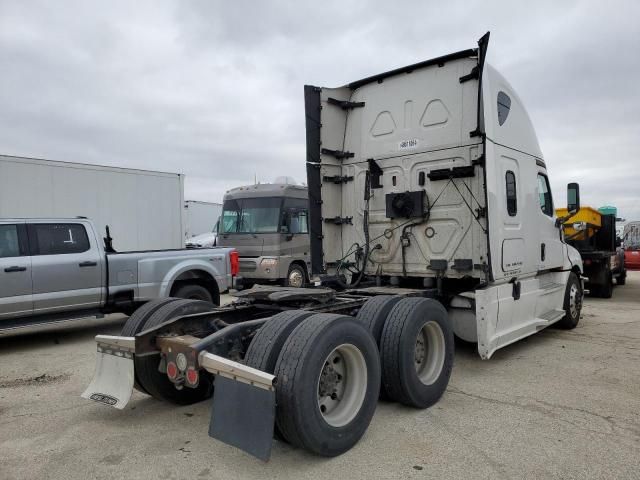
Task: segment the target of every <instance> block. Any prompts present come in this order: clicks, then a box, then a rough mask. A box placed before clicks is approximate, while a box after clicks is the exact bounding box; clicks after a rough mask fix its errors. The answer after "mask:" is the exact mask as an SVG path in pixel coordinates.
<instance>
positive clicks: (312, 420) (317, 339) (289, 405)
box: [274, 313, 380, 457]
mask: <svg viewBox="0 0 640 480" xmlns="http://www.w3.org/2000/svg"><path fill="white" fill-rule="evenodd" d="M274 373H275V375H276V378H277V385H278V388H276V422H277V426H278V429H279V431H280V432H281V433H282V435H283V436H284V437H285V439H287V440H288V441H289V442H290V443H291V444H293V445H295V446H298V447H301V448H304V449H306V450H308V451H310V452H312V453H315V454H317V455H322V456H326V457H334V456H337V455H340V454H342V453H344V452H346V451H347V450H349V449H350V448H351V447H353V445H355V444H356V443H357V442H358V440H360V438H361V437H362V435H363V434H364V432H365V431H366V429H367V427H368V426H369V423H370V422H371V418H372V417H373V414H374V412H375V409H376V406H377V403H378V392H379V391H380V359H379V357H378V349H377V348H376V343H375V341H374V339H373V337H372V336H371V333H369V332H368V331H367V330H366V328H365V327H364V326H363V325H362V323H361V322H359V321H358V320H356V319H355V318H353V317H348V316H345V315H336V314H328V313H320V314H316V315H313V316H311V317H309V318H307V319H305V320H303V322H302V323H301V324H300V325H298V326H297V327H296V329H295V330H294V331H293V332H292V333H291V335H290V336H289V338H287V340H286V342H285V344H284V346H283V348H282V351H281V352H280V356H279V357H278V362H277V364H276V368H275V372H274ZM330 392H331V393H330Z"/></svg>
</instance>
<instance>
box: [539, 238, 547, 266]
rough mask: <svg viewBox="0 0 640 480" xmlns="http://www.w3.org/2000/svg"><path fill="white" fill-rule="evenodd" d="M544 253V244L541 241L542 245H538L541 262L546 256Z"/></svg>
mask: <svg viewBox="0 0 640 480" xmlns="http://www.w3.org/2000/svg"><path fill="white" fill-rule="evenodd" d="M546 253H547V252H546V245H545V244H544V243H543V244H542V245H540V260H542V261H543V262H544V258H545V257H546V256H547V255H546Z"/></svg>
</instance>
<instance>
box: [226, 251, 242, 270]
mask: <svg viewBox="0 0 640 480" xmlns="http://www.w3.org/2000/svg"><path fill="white" fill-rule="evenodd" d="M229 261H230V262H231V275H232V276H234V277H236V276H238V273H239V272H240V254H238V251H237V250H231V252H230V253H229Z"/></svg>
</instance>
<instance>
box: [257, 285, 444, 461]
mask: <svg viewBox="0 0 640 480" xmlns="http://www.w3.org/2000/svg"><path fill="white" fill-rule="evenodd" d="M378 347H379V348H380V351H379V352H378ZM245 363H246V364H247V365H249V366H252V367H255V368H259V369H261V370H263V371H267V372H269V373H272V374H274V375H275V376H276V405H277V406H276V435H277V436H280V437H282V438H284V439H285V440H286V441H288V442H289V443H291V444H293V445H296V446H298V447H301V448H305V449H306V450H309V451H311V452H313V453H315V454H318V455H323V456H336V455H340V454H341V453H344V452H345V451H347V450H349V449H350V448H351V447H352V446H353V445H355V443H357V442H358V440H359V439H360V438H361V437H362V435H363V434H364V432H365V431H366V429H367V427H368V426H369V423H370V422H371V418H372V417H373V413H374V411H375V408H376V406H377V399H378V394H379V392H380V390H381V386H382V385H383V384H384V391H385V392H386V394H387V396H388V397H389V398H390V399H392V400H396V401H398V402H400V403H403V404H405V405H410V406H412V407H417V408H426V407H428V406H430V405H433V404H434V403H435V402H437V401H438V399H439V398H440V397H441V396H442V394H443V392H444V391H445V389H446V386H447V383H448V381H449V377H450V374H451V368H452V365H453V331H452V329H451V327H450V325H449V323H448V320H447V313H446V310H445V309H444V307H443V306H442V305H441V304H439V303H438V302H436V301H435V300H430V299H424V298H405V299H400V298H399V297H391V296H386V297H374V298H373V299H371V300H369V302H367V303H366V304H365V305H364V306H363V308H362V309H361V314H359V315H358V317H355V318H354V317H349V316H344V315H335V314H315V315H314V314H311V313H310V312H304V311H292V312H283V313H280V314H278V315H275V316H274V317H272V318H271V319H270V320H269V321H267V322H266V324H265V325H264V326H263V327H262V328H261V329H260V330H259V331H258V332H257V333H256V336H255V337H254V339H253V341H252V343H251V345H250V346H249V349H248V350H247V354H246V356H245Z"/></svg>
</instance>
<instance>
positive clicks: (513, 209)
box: [504, 170, 518, 217]
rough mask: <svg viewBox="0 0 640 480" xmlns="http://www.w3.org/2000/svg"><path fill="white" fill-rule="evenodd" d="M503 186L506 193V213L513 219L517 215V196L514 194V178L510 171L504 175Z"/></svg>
mask: <svg viewBox="0 0 640 480" xmlns="http://www.w3.org/2000/svg"><path fill="white" fill-rule="evenodd" d="M504 177H505V184H506V189H505V190H506V192H507V213H508V214H509V216H510V217H515V216H516V213H518V195H517V192H516V176H515V174H514V173H513V172H512V171H511V170H507V173H506V174H505V176H504Z"/></svg>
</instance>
